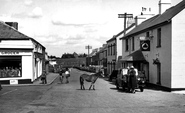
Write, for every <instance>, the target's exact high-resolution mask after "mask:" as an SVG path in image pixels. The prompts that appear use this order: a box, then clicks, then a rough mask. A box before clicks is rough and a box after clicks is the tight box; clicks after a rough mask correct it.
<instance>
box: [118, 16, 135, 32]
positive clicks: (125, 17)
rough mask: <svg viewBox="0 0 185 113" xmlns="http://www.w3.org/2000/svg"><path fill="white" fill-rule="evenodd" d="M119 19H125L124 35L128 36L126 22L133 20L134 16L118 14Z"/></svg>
mask: <svg viewBox="0 0 185 113" xmlns="http://www.w3.org/2000/svg"><path fill="white" fill-rule="evenodd" d="M118 18H124V35H125V34H126V30H125V29H126V20H127V18H133V14H127V13H124V14H118Z"/></svg>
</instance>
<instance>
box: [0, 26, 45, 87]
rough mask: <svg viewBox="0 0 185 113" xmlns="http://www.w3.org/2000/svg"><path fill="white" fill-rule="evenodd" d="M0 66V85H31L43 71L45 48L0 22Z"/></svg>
mask: <svg viewBox="0 0 185 113" xmlns="http://www.w3.org/2000/svg"><path fill="white" fill-rule="evenodd" d="M9 24H10V23H9ZM12 25H16V26H17V24H12ZM0 64H1V65H0V82H1V83H2V84H26V83H32V82H33V81H34V80H35V79H37V78H38V77H39V76H40V75H41V74H42V71H43V70H45V47H44V46H43V45H41V44H40V43H39V42H37V41H36V40H35V39H33V38H30V37H28V36H26V35H24V34H22V33H20V32H19V31H18V30H16V29H15V28H14V26H9V25H7V24H5V23H4V22H0Z"/></svg>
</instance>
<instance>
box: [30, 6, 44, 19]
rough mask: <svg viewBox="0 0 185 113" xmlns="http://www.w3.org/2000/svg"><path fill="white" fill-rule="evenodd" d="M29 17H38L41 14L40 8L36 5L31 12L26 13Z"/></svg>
mask: <svg viewBox="0 0 185 113" xmlns="http://www.w3.org/2000/svg"><path fill="white" fill-rule="evenodd" d="M28 16H29V17H32V18H40V17H42V16H43V12H42V8H40V7H36V8H34V9H33V10H32V12H31V13H29V14H28Z"/></svg>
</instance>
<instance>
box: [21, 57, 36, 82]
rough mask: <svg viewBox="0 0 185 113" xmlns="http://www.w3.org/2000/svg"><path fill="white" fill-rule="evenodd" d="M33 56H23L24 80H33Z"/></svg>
mask: <svg viewBox="0 0 185 113" xmlns="http://www.w3.org/2000/svg"><path fill="white" fill-rule="evenodd" d="M32 60H33V59H32V56H31V55H30V56H22V79H31V80H32V81H33V80H34V78H33V71H32V69H33V65H32Z"/></svg>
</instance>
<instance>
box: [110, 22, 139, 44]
mask: <svg viewBox="0 0 185 113" xmlns="http://www.w3.org/2000/svg"><path fill="white" fill-rule="evenodd" d="M134 26H135V23H133V24H131V25H130V26H129V27H127V28H126V29H124V30H123V31H121V32H119V33H118V34H117V35H114V36H113V37H112V38H111V39H109V40H108V41H107V42H110V41H113V40H115V39H116V38H117V37H118V36H120V35H122V34H123V33H124V32H126V31H127V30H129V29H131V28H132V27H134Z"/></svg>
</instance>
